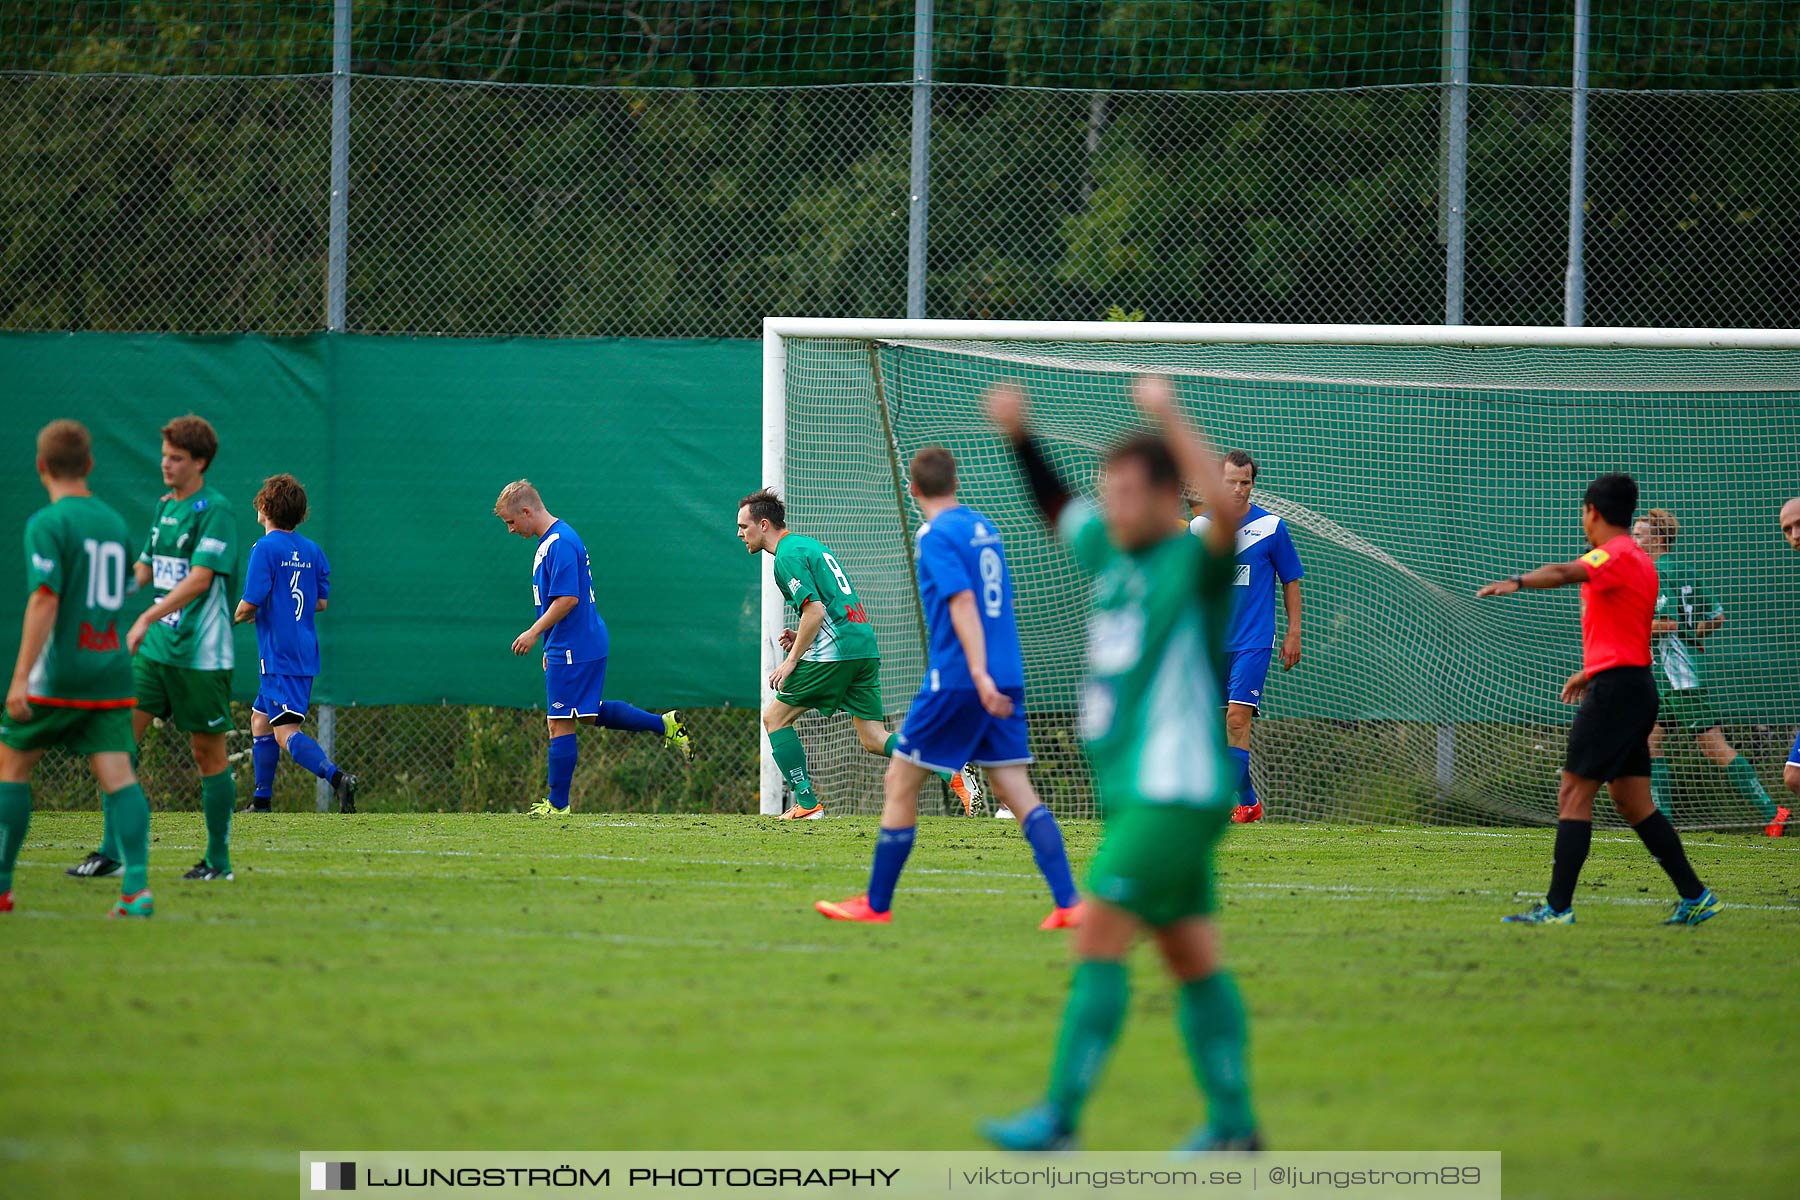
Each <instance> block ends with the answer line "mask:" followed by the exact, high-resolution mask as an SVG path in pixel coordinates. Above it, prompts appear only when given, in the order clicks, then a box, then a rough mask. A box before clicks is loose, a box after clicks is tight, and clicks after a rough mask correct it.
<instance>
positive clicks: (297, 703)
mask: <svg viewBox="0 0 1800 1200" xmlns="http://www.w3.org/2000/svg"><path fill="white" fill-rule="evenodd" d="M256 520H257V523H258V524H260V525H261V526H262V527H263V530H264V535H263V536H262V537H260V538H258V539H257V541H256V544H255V545H254V546H252V547H250V562H249V564H248V565H247V566H246V567H245V568H244V596H243V599H241V600H239V601H238V606H237V611H236V612H235V613H233V614H232V620H233V621H234V622H236V623H239V624H242V623H243V622H245V621H255V622H256V656H257V660H258V663H259V665H260V668H261V672H262V683H261V686H259V687H258V689H257V692H256V701H255V703H253V704H251V706H250V764H251V769H252V770H253V771H254V773H255V781H256V790H255V792H254V793H253V795H252V799H251V802H250V807H251V809H252V811H255V812H268V811H269V809H270V807H271V804H270V801H271V799H272V798H273V796H274V795H275V768H276V766H277V765H278V764H279V763H280V762H281V752H282V751H283V750H286V751H287V752H288V756H289V757H290V758H292V759H293V760H294V761H295V762H296V763H298V764H299V765H300V766H302V767H305V768H306V769H307V770H308V771H311V772H312V773H313V774H314V775H317V776H318V777H319V778H320V779H323V780H324V781H325V782H326V783H328V784H330V785H331V790H332V792H333V794H335V795H336V796H337V802H338V811H339V812H346V813H350V812H355V811H356V776H354V775H349V774H346V773H345V772H343V771H341V770H339V769H338V766H337V764H335V763H333V762H332V761H331V759H330V758H329V757H327V756H326V754H325V748H324V747H323V746H321V745H319V743H318V742H316V741H314V740H313V739H312V738H310V737H308V736H307V735H306V734H305V733H304V732H302V731H301V729H300V726H301V725H302V724H304V723H305V721H306V709H307V706H308V705H310V704H311V703H312V689H313V679H314V678H315V677H317V676H318V674H319V634H318V630H317V629H316V628H315V627H314V625H313V614H315V613H322V612H324V611H325V605H326V603H327V602H328V601H329V600H330V598H331V564H330V562H328V561H327V560H326V558H325V551H323V550H321V549H320V548H319V544H318V543H317V542H315V541H313V540H312V539H311V538H309V537H306V536H304V535H302V534H299V533H295V532H294V531H295V530H296V529H298V528H299V526H300V522H302V521H304V520H306V489H305V488H303V487H301V486H300V481H299V480H298V479H295V478H294V477H293V476H292V475H271V476H269V477H268V478H267V479H265V480H263V485H262V490H261V491H259V492H257V493H256Z"/></svg>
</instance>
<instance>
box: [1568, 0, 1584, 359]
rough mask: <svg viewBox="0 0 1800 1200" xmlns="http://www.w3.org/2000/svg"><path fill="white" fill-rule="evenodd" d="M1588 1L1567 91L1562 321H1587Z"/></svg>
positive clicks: (1579, 15)
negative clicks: (1565, 258) (1566, 244)
mask: <svg viewBox="0 0 1800 1200" xmlns="http://www.w3.org/2000/svg"><path fill="white" fill-rule="evenodd" d="M1587 92H1588V0H1575V70H1574V76H1573V78H1572V79H1571V80H1570V91H1569V272H1568V275H1567V276H1566V277H1565V278H1564V280H1563V324H1564V325H1583V324H1586V323H1587V262H1586V249H1587V247H1586V242H1587V102H1588V96H1587Z"/></svg>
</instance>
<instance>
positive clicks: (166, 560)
mask: <svg viewBox="0 0 1800 1200" xmlns="http://www.w3.org/2000/svg"><path fill="white" fill-rule="evenodd" d="M189 570H190V567H189V565H188V560H187V559H185V558H176V557H175V556H174V555H173V554H156V555H152V556H151V558H150V575H151V578H152V579H153V580H154V581H155V584H156V590H157V591H159V592H166V591H168V590H169V589H170V588H172V587H174V586H175V585H176V584H178V583H180V582H181V581H182V580H184V579H186V578H187V577H188V571H189Z"/></svg>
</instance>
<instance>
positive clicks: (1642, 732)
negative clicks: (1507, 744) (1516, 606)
mask: <svg viewBox="0 0 1800 1200" xmlns="http://www.w3.org/2000/svg"><path fill="white" fill-rule="evenodd" d="M1637 501H1638V488H1637V483H1636V481H1635V480H1633V479H1632V478H1631V476H1629V475H1620V474H1611V475H1602V476H1600V478H1598V479H1596V480H1594V482H1592V483H1590V484H1588V489H1587V494H1586V495H1585V496H1584V497H1582V506H1581V531H1582V532H1583V533H1584V534H1586V535H1587V540H1588V545H1590V546H1592V547H1593V549H1592V550H1591V551H1589V552H1588V553H1586V554H1584V555H1582V556H1581V557H1580V558H1578V559H1576V560H1575V561H1573V562H1565V563H1551V564H1550V565H1549V566H1544V567H1539V568H1538V569H1537V570H1535V571H1527V572H1526V573H1525V574H1523V575H1514V576H1513V577H1512V578H1511V579H1503V580H1501V581H1500V582H1498V583H1490V584H1488V585H1487V586H1486V587H1484V588H1482V589H1481V590H1480V591H1478V592H1476V593H1475V594H1476V595H1477V596H1509V595H1511V594H1512V593H1514V592H1517V591H1520V590H1522V589H1524V588H1559V587H1567V586H1568V585H1569V584H1571V583H1578V584H1580V585H1581V670H1579V671H1577V672H1575V674H1573V675H1571V676H1569V681H1568V682H1567V683H1565V684H1563V689H1562V698H1563V702H1564V703H1566V704H1579V705H1580V706H1581V707H1580V708H1579V709H1578V710H1576V713H1575V723H1574V724H1573V725H1571V726H1570V727H1569V749H1568V752H1567V754H1566V755H1565V756H1564V758H1563V770H1562V786H1561V788H1559V789H1558V791H1557V796H1556V815H1557V821H1556V855H1555V859H1554V861H1553V865H1552V866H1551V869H1550V891H1549V894H1548V895H1547V896H1545V898H1544V901H1543V903H1541V904H1538V905H1536V906H1535V907H1533V908H1531V909H1528V910H1527V911H1525V912H1522V913H1516V914H1514V915H1513V916H1510V917H1506V918H1504V919H1505V920H1507V921H1513V922H1518V923H1521V924H1526V925H1573V924H1574V923H1575V883H1576V881H1577V880H1578V879H1580V878H1581V865H1582V864H1583V863H1585V862H1586V861H1587V856H1588V847H1589V845H1590V844H1591V843H1592V841H1593V839H1594V796H1595V794H1596V793H1597V792H1599V790H1600V785H1601V784H1603V783H1604V784H1606V786H1607V790H1608V791H1609V792H1610V793H1611V794H1612V802H1613V807H1614V808H1615V809H1617V810H1618V813H1619V815H1620V816H1621V817H1624V818H1625V820H1626V822H1627V823H1629V824H1630V825H1631V827H1632V829H1634V830H1636V831H1637V835H1638V838H1639V839H1640V840H1641V841H1642V842H1643V843H1644V848H1645V849H1646V850H1648V851H1650V855H1651V857H1652V858H1654V859H1656V861H1657V862H1658V863H1659V864H1661V866H1662V869H1663V870H1664V871H1666V872H1668V876H1669V880H1670V882H1672V883H1673V884H1674V885H1675V890H1676V892H1677V893H1679V894H1680V896H1681V900H1680V902H1679V903H1678V904H1676V905H1675V911H1674V912H1673V913H1672V914H1671V915H1670V916H1669V917H1668V919H1667V920H1665V921H1664V922H1663V924H1665V925H1698V924H1700V922H1702V921H1704V920H1706V919H1707V918H1708V917H1712V916H1715V915H1717V913H1718V911H1719V909H1720V907H1721V905H1720V904H1719V901H1718V899H1717V898H1716V897H1715V896H1714V895H1713V894H1712V889H1710V888H1708V887H1707V886H1706V885H1705V884H1703V883H1701V882H1700V877H1699V876H1697V875H1695V874H1694V868H1693V867H1691V866H1689V865H1688V860H1687V852H1686V851H1684V850H1683V849H1682V848H1681V835H1680V834H1678V833H1676V832H1675V826H1673V825H1671V824H1669V818H1667V817H1665V816H1664V815H1663V814H1662V813H1660V812H1658V811H1657V810H1656V804H1655V802H1654V801H1653V800H1652V799H1651V797H1650V731H1651V730H1652V729H1654V728H1655V727H1656V706H1657V698H1656V680H1655V679H1654V678H1653V677H1652V675H1651V674H1650V619H1651V616H1652V614H1654V613H1655V611H1656V592H1657V584H1656V564H1655V563H1653V562H1651V561H1650V556H1649V555H1647V554H1645V553H1644V552H1643V550H1642V549H1641V548H1639V546H1638V544H1637V542H1636V541H1634V540H1633V539H1632V536H1631V518H1632V514H1633V513H1634V512H1636V510H1637Z"/></svg>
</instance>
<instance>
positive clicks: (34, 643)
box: [6, 587, 61, 721]
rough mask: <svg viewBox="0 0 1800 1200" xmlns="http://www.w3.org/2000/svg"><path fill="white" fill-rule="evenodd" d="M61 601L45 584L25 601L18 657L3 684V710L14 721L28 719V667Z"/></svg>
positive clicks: (53, 625)
mask: <svg viewBox="0 0 1800 1200" xmlns="http://www.w3.org/2000/svg"><path fill="white" fill-rule="evenodd" d="M60 604H61V600H60V599H59V598H58V597H57V595H56V593H55V592H53V591H51V590H50V589H49V588H47V587H40V588H39V589H37V591H35V592H33V593H31V599H29V600H27V601H26V602H25V620H24V626H23V629H22V630H21V632H20V634H19V658H18V661H17V662H15V663H14V664H13V673H12V682H11V683H9V684H8V685H7V687H6V712H7V715H9V716H10V717H12V719H13V720H15V721H29V720H31V701H30V689H31V666H32V664H33V663H35V662H37V660H38V656H39V655H40V654H42V653H43V652H44V647H45V646H47V645H49V643H50V631H51V630H53V629H55V628H56V611H57V608H58V606H59V605H60Z"/></svg>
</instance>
